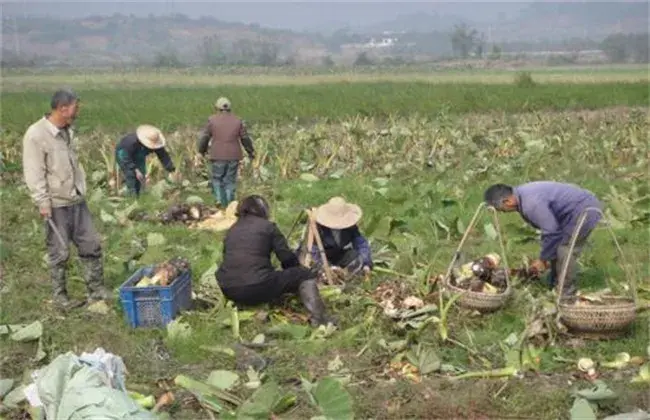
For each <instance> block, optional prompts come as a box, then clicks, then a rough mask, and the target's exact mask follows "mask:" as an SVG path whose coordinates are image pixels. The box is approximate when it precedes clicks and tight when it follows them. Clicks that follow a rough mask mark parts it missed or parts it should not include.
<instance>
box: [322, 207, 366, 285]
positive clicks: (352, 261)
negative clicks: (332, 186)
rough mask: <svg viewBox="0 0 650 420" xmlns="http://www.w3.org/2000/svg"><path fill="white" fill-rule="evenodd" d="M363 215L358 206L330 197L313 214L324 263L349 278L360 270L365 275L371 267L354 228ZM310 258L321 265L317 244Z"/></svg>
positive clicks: (356, 228)
mask: <svg viewBox="0 0 650 420" xmlns="http://www.w3.org/2000/svg"><path fill="white" fill-rule="evenodd" d="M362 215H363V212H362V211H361V207H359V206H358V205H356V204H352V203H348V202H346V201H345V199H344V198H343V197H333V198H330V200H329V201H328V202H327V203H325V204H323V205H321V206H320V207H318V208H317V209H316V212H315V217H316V227H317V229H318V234H319V235H320V237H321V241H322V243H323V248H324V251H325V256H326V257H327V261H328V262H329V263H330V264H331V265H332V266H333V267H336V268H342V269H345V270H347V272H348V273H349V274H351V275H356V274H359V273H361V272H362V271H363V272H364V273H366V274H367V273H368V272H370V270H371V269H372V267H373V262H372V253H371V250H370V245H369V244H368V241H367V240H366V238H365V237H364V236H363V235H362V234H361V232H360V231H359V227H358V226H357V223H359V220H361V216H362ZM311 256H312V259H313V260H314V262H315V263H316V264H319V263H322V261H321V255H320V252H319V249H318V245H317V244H314V245H313V247H312V249H311ZM336 268H335V269H336Z"/></svg>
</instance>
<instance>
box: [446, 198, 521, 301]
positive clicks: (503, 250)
mask: <svg viewBox="0 0 650 420" xmlns="http://www.w3.org/2000/svg"><path fill="white" fill-rule="evenodd" d="M485 208H486V205H485V203H484V202H481V203H480V204H479V205H478V207H477V208H476V212H474V216H472V220H471V221H470V222H469V225H467V228H466V229H465V232H464V233H463V237H462V238H461V240H460V242H459V243H458V247H457V248H456V251H455V252H454V255H453V257H452V259H451V262H450V263H449V267H447V273H446V274H445V277H444V279H443V284H447V282H448V281H449V277H450V276H451V271H452V269H453V268H454V263H455V262H456V260H458V258H459V257H460V251H461V250H462V249H463V246H464V245H465V241H467V237H468V236H469V233H470V232H471V231H472V229H473V228H474V225H475V224H476V221H477V220H478V217H479V215H480V214H481V212H482V211H483V210H484V209H485ZM487 209H488V210H489V211H491V212H492V220H493V221H494V227H495V228H496V230H497V235H498V237H499V245H500V246H501V253H502V255H503V264H504V265H505V271H506V284H507V288H510V273H509V271H510V270H509V269H508V267H509V266H508V260H507V258H506V248H505V242H504V240H503V235H502V233H501V225H500V224H499V216H498V213H497V210H496V209H495V208H494V207H492V206H488V207H487Z"/></svg>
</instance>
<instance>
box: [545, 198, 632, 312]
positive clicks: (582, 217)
mask: <svg viewBox="0 0 650 420" xmlns="http://www.w3.org/2000/svg"><path fill="white" fill-rule="evenodd" d="M589 212H595V213H598V214H600V216H601V217H602V219H603V220H605V221H606V223H605V226H606V227H607V230H608V231H609V234H610V236H611V237H612V240H613V241H614V246H615V247H616V251H618V253H619V255H620V257H621V262H622V265H623V272H624V273H625V278H626V279H627V282H628V284H629V285H630V289H631V292H632V300H633V301H634V305H635V306H636V302H637V290H636V280H635V279H634V276H632V275H631V274H630V272H629V271H628V265H627V261H626V259H625V253H624V252H623V249H621V246H620V245H619V243H618V240H617V239H616V234H614V229H613V228H612V224H611V223H610V221H609V219H608V218H607V216H606V215H605V214H604V213H603V211H602V210H601V209H599V208H597V207H587V208H586V209H584V210H583V211H582V214H581V215H580V218H579V219H578V223H577V224H576V227H575V228H574V229H573V234H572V235H571V241H570V242H569V257H568V258H567V259H566V260H565V261H564V264H563V265H562V271H561V272H560V278H559V279H558V294H557V299H556V305H557V306H558V307H559V306H560V299H561V298H562V290H564V282H565V281H566V273H567V271H568V269H569V261H570V260H571V255H572V254H573V249H574V248H575V245H576V242H577V240H578V235H579V234H580V230H581V229H582V226H583V225H584V224H585V221H586V220H587V216H588V215H589Z"/></svg>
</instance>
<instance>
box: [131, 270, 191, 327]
mask: <svg viewBox="0 0 650 420" xmlns="http://www.w3.org/2000/svg"><path fill="white" fill-rule="evenodd" d="M153 270H154V266H148V267H143V268H141V269H139V270H138V271H136V272H135V273H134V274H133V275H132V276H131V277H130V278H129V279H128V280H127V281H125V282H124V283H123V284H122V286H120V299H121V301H122V308H124V313H125V314H126V316H127V319H128V322H129V325H131V327H133V328H138V327H144V328H152V327H164V326H166V325H167V324H169V323H170V322H171V321H172V320H173V319H174V318H176V315H178V313H179V312H180V311H182V310H187V309H190V308H191V306H192V271H191V270H186V271H184V272H183V273H181V275H180V276H179V277H178V278H176V279H175V280H174V281H173V282H172V283H171V284H170V285H169V286H149V287H135V285H136V284H137V283H138V282H139V281H140V280H141V279H142V278H143V277H144V276H151V275H152V274H153Z"/></svg>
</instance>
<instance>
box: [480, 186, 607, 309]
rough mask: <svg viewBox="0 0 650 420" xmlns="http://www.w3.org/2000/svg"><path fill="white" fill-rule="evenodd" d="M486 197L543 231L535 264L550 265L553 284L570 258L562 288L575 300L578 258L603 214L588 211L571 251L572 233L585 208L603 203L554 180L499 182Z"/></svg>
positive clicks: (535, 266)
mask: <svg viewBox="0 0 650 420" xmlns="http://www.w3.org/2000/svg"><path fill="white" fill-rule="evenodd" d="M484 200H485V202H486V203H487V204H489V205H491V206H493V207H494V208H495V209H497V210H498V211H503V212H512V211H516V212H518V213H519V214H520V215H521V217H522V218H523V219H524V220H525V221H526V222H527V223H528V224H529V225H531V226H533V227H534V228H536V229H539V230H541V231H542V250H541V252H540V256H539V259H537V260H535V261H533V262H532V264H531V268H532V269H533V270H535V271H537V272H541V271H544V270H546V269H547V268H549V267H550V268H551V272H550V275H549V286H551V287H555V286H556V282H557V278H558V276H559V275H560V273H561V272H562V269H563V267H564V264H565V261H566V260H567V259H569V266H568V269H567V274H566V278H565V282H564V290H562V291H560V292H561V293H562V298H563V300H571V299H572V298H573V297H574V296H575V294H576V292H577V287H576V285H575V284H574V281H575V277H576V275H577V271H578V266H577V265H578V264H577V258H578V256H579V255H580V253H581V252H582V248H583V246H584V245H585V242H586V241H587V238H588V237H589V235H590V234H591V232H592V230H593V229H594V228H595V227H596V225H597V224H598V222H599V221H600V214H599V213H598V212H593V211H592V212H589V213H588V214H587V218H586V220H585V223H584V225H583V226H582V229H581V230H580V233H579V234H578V238H577V240H576V244H575V247H574V249H573V252H572V253H569V246H570V242H571V236H572V235H573V231H574V230H575V228H576V225H577V223H578V220H579V219H580V216H581V215H582V213H583V212H584V211H585V209H587V208H590V207H594V208H597V209H602V203H601V202H600V201H599V200H598V199H597V198H596V197H595V196H594V195H593V194H592V193H591V192H590V191H587V190H585V189H582V188H580V187H578V186H576V185H572V184H563V183H559V182H552V181H537V182H529V183H527V184H522V185H519V186H516V187H511V186H509V185H505V184H495V185H492V186H491V187H489V188H488V189H487V190H486V191H485V194H484Z"/></svg>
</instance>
